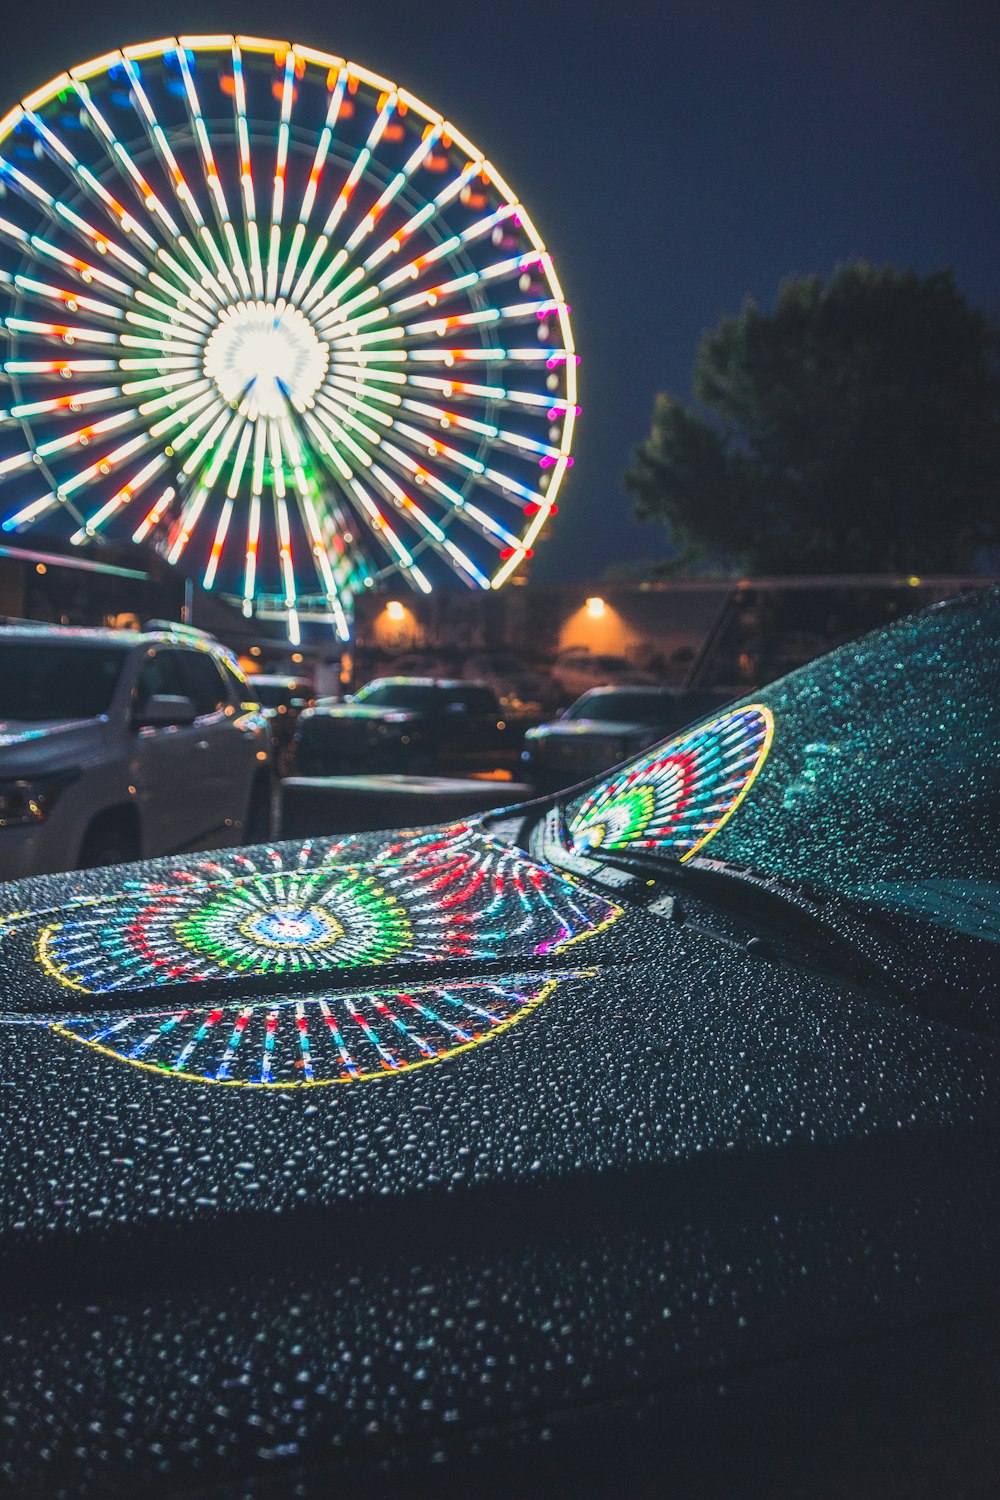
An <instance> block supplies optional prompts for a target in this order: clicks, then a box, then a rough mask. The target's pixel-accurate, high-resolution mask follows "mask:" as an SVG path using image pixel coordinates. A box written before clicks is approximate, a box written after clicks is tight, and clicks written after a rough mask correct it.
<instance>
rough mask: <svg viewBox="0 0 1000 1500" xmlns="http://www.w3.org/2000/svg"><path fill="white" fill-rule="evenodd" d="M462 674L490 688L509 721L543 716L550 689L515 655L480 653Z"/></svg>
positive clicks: (539, 676)
mask: <svg viewBox="0 0 1000 1500" xmlns="http://www.w3.org/2000/svg"><path fill="white" fill-rule="evenodd" d="M462 675H463V677H471V678H474V679H476V680H478V681H480V682H485V683H486V684H487V686H488V687H491V688H492V689H493V691H494V692H495V693H496V695H497V697H498V698H499V700H500V705H501V707H502V708H503V711H504V713H505V714H506V715H507V717H508V718H517V717H521V718H523V717H525V716H527V715H530V714H538V713H541V710H542V704H543V702H544V701H545V697H546V694H547V688H548V685H547V683H546V681H545V678H544V677H543V676H542V674H541V672H537V671H536V670H535V669H534V667H531V666H529V665H528V663H527V662H526V661H522V659H521V658H520V657H519V656H515V655H513V653H512V652H509V651H477V652H475V653H474V654H473V655H472V656H470V657H469V658H468V659H467V661H466V663H465V666H464V668H463V672H462Z"/></svg>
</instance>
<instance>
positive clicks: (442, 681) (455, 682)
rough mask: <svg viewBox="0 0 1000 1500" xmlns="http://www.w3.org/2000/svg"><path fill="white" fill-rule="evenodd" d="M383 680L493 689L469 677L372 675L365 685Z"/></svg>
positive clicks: (424, 684)
mask: <svg viewBox="0 0 1000 1500" xmlns="http://www.w3.org/2000/svg"><path fill="white" fill-rule="evenodd" d="M383 682H405V683H407V685H408V686H410V687H429V688H461V689H462V691H463V692H466V691H468V689H469V688H485V689H486V691H487V692H488V693H492V691H493V689H492V688H491V687H490V685H489V683H488V682H479V681H477V680H476V679H475V678H468V677H372V678H371V679H370V680H369V681H368V682H366V683H365V687H375V685H376V684H381V683H383ZM359 691H360V689H359Z"/></svg>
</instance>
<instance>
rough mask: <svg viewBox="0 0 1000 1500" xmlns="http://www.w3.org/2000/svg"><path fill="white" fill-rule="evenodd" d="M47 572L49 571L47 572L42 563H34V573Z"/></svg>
mask: <svg viewBox="0 0 1000 1500" xmlns="http://www.w3.org/2000/svg"><path fill="white" fill-rule="evenodd" d="M48 571H49V570H48V568H47V567H46V566H45V564H44V563H35V572H36V573H47V572H48Z"/></svg>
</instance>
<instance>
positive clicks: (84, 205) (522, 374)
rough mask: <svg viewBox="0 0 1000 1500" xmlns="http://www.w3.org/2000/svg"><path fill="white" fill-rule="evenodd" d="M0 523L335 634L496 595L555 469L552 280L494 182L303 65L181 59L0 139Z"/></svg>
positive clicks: (369, 86) (105, 86) (37, 113)
mask: <svg viewBox="0 0 1000 1500" xmlns="http://www.w3.org/2000/svg"><path fill="white" fill-rule="evenodd" d="M0 193H2V200H0V299H2V302H3V304H4V305H3V317H2V326H0V333H3V334H4V335H5V336H4V337H3V338H2V341H0V343H2V347H0V367H2V373H3V377H4V379H3V382H2V385H0V523H2V527H3V530H4V531H5V532H7V533H17V532H21V531H23V530H26V529H27V528H29V527H37V528H39V530H45V531H48V533H49V534H50V535H51V534H62V535H63V536H65V535H69V536H70V537H71V538H72V540H73V541H74V542H76V543H78V544H79V543H85V542H87V541H89V540H90V539H92V538H95V537H98V536H107V537H109V538H111V539H116V540H122V539H125V538H131V539H132V540H133V541H135V542H137V543H146V544H147V545H153V546H155V547H156V548H157V549H158V550H159V551H160V552H161V553H162V554H163V555H164V556H165V557H167V558H168V559H169V561H170V562H173V563H178V562H181V561H182V560H183V565H184V566H185V567H186V569H187V570H188V571H190V572H191V573H193V574H194V576H195V577H197V578H199V579H200V580H201V581H202V582H203V583H204V586H205V587H206V588H212V587H217V588H218V589H220V590H221V591H223V592H225V593H226V594H228V595H233V596H235V597H237V598H239V599H242V601H243V608H244V611H245V612H246V613H247V614H250V613H252V612H253V610H254V609H255V608H256V607H265V606H266V607H269V608H271V609H275V608H277V609H279V610H281V611H283V612H286V613H287V616H288V622H289V629H290V633H291V635H292V638H293V639H297V638H298V633H299V619H300V615H301V614H302V612H303V611H309V612H310V613H311V614H317V613H320V614H323V615H325V616H326V617H328V618H330V619H331V620H332V622H333V623H334V625H335V628H336V630H337V632H338V634H339V635H340V636H341V637H343V638H344V639H346V638H347V634H348V616H349V612H350V602H351V599H352V598H353V597H354V596H355V595H356V594H357V593H358V592H359V591H360V590H362V589H364V588H371V587H373V586H375V585H377V584H380V583H382V582H384V581H387V580H389V579H390V578H391V579H395V580H398V581H399V582H400V583H405V584H406V585H408V586H409V587H411V588H413V589H416V590H419V591H421V592H423V593H427V592H430V590H431V589H432V587H434V585H435V584H436V583H439V582H443V581H447V580H452V579H455V578H457V579H459V580H461V581H462V582H464V583H466V584H468V585H470V586H471V587H474V588H475V587H480V588H498V587H499V586H500V585H501V584H502V583H503V582H504V581H505V580H506V579H507V578H508V577H509V576H510V575H511V573H512V572H514V571H515V569H517V568H518V567H519V566H520V564H521V563H522V562H523V560H524V559H525V557H527V556H530V552H531V548H532V545H533V543H534V541H535V538H536V537H537V535H538V533H539V531H540V530H541V528H542V526H543V525H544V523H545V521H546V520H547V519H548V517H549V516H550V515H551V514H552V513H553V511H554V510H555V508H556V506H555V500H556V495H557V492H558V490H559V487H560V484H561V482H562V479H563V476H564V474H565V471H566V469H567V467H568V465H569V464H570V463H571V462H572V460H571V458H570V457H569V449H570V443H571V439H572V433H573V426H574V420H575V417H576V415H577V407H576V404H575V403H576V355H575V353H574V348H573V339H572V334H571V331H570V324H569V317H568V308H567V306H566V303H565V301H564V299H563V295H562V291H561V288H560V286H559V282H558V280H557V277H556V274H555V271H554V269H553V266H552V262H551V259H550V257H549V256H548V254H547V253H546V250H545V247H544V245H543V243H542V241H541V239H540V238H539V236H538V233H537V231H536V230H535V227H534V225H533V224H532V222H531V219H530V217H529V216H528V214H527V212H526V211H525V209H524V208H523V207H522V205H521V204H520V203H519V202H518V200H517V198H516V196H515V195H514V193H513V192H512V190H511V189H510V188H509V187H508V185H507V183H506V182H505V181H504V180H503V178H502V177H501V176H500V174H499V173H498V172H497V171H496V169H495V168H494V167H493V166H492V165H491V163H490V162H489V161H487V160H486V159H485V158H484V157H483V155H482V153H481V152H480V151H479V150H477V148H476V147H475V146H473V145H472V143H471V142H470V141H468V140H467V139H466V138H465V137H464V136H463V135H462V134H461V132H460V131H459V130H457V129H456V128H455V126H453V125H452V124H450V123H449V122H448V121H446V120H444V119H442V117H441V116H440V115H439V114H437V113H436V111H434V110H433V109H430V108H429V107H428V106H427V105H425V104H422V103H421V102H420V101H419V100H418V99H416V98H414V97H413V95H412V94H409V93H407V92H406V90H405V89H401V88H397V86H396V85H395V84H393V83H391V82H389V80H388V79H385V78H381V77H379V76H378V75H376V74H374V73H371V72H369V71H368V70H366V69H364V68H360V67H357V66H356V65H355V64H353V63H349V62H345V61H344V60H343V59H341V58H337V57H330V56H327V55H326V54H325V53H321V52H316V51H313V50H312V49H311V48H308V47H301V46H298V45H290V44H289V43H287V42H278V41H270V40H262V39H260V38H253V37H229V36H210V37H181V38H179V39H173V38H171V39H168V40H165V41H157V42H150V43H148V44H145V45H141V46H135V47H126V48H124V49H123V50H122V51H121V52H116V53H112V54H110V55H108V56H106V57H102V58H98V59H96V60H95V61H93V62H89V63H86V64H84V65H83V66H81V67H77V68H72V69H71V70H70V71H69V72H68V73H64V74H62V75H60V77H58V78H56V79H54V80H53V81H52V82H51V83H49V84H47V85H46V86H45V87H44V88H42V89H39V90H38V91H37V92H36V93H34V94H32V95H30V96H29V97H28V98H26V99H25V100H24V101H23V103H21V104H20V105H18V106H17V107H16V108H14V109H13V110H11V111H10V113H9V114H7V115H6V116H5V117H4V118H3V119H2V120H0Z"/></svg>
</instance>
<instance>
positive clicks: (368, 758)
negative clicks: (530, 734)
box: [294, 677, 517, 776]
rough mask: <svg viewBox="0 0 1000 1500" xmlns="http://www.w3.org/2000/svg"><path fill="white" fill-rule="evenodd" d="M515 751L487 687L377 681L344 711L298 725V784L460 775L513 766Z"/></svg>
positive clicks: (327, 711) (334, 708)
mask: <svg viewBox="0 0 1000 1500" xmlns="http://www.w3.org/2000/svg"><path fill="white" fill-rule="evenodd" d="M516 754H517V746H516V744H515V740H514V736H513V734H512V732H511V731H510V730H508V726H507V723H506V720H505V719H504V717H503V712H502V710H501V708H500V705H499V703H498V702H497V699H496V694H495V693H494V692H493V691H492V689H491V688H488V687H487V686H486V684H485V683H480V682H460V681H452V680H451V679H448V678H433V677H376V678H375V679H374V680H373V681H372V682H369V683H367V684H366V685H365V686H364V687H363V688H361V690H360V691H359V692H358V693H356V694H355V696H354V698H353V699H351V700H350V701H348V702H346V703H319V704H317V705H316V707H315V708H310V709H306V710H305V711H304V712H303V713H302V714H301V715H300V717H299V722H298V726H297V728H296V733H295V746H294V766H295V771H296V774H297V775H299V776H339V775H349V774H352V773H363V774H369V773H379V772H391V773H399V772H402V773H407V772H410V773H412V774H415V775H420V774H424V773H430V772H442V771H444V772H463V771H475V770H492V769H494V768H495V767H496V766H497V765H498V764H500V763H502V762H506V761H509V762H510V763H511V764H514V762H515V760H516Z"/></svg>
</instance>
